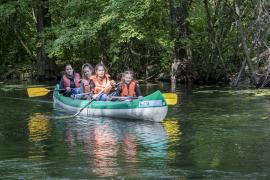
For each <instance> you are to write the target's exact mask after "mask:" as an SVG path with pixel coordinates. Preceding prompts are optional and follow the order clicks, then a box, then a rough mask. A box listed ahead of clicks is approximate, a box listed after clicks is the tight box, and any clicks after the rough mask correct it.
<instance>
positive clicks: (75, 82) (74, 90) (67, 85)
mask: <svg viewBox="0 0 270 180" xmlns="http://www.w3.org/2000/svg"><path fill="white" fill-rule="evenodd" d="M80 79H81V76H80V74H78V73H75V72H74V70H73V68H72V66H71V65H70V64H67V65H66V66H65V74H64V75H63V77H62V79H61V81H60V85H59V89H61V91H60V93H63V94H64V95H65V96H68V97H70V96H74V95H75V94H78V93H79V90H80Z"/></svg>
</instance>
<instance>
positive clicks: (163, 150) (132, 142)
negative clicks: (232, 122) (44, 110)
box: [65, 118, 180, 177]
mask: <svg viewBox="0 0 270 180" xmlns="http://www.w3.org/2000/svg"><path fill="white" fill-rule="evenodd" d="M169 124H170V123H169V120H168V121H165V122H164V124H161V123H149V122H142V121H135V122H132V121H124V120H111V119H104V118H102V119H101V118H97V119H94V120H93V119H92V120H90V119H86V118H85V119H83V118H81V119H77V120H74V121H69V122H66V127H65V140H66V142H67V145H68V147H69V153H70V154H71V155H74V156H78V153H80V152H82V153H83V155H84V157H85V158H84V159H85V160H86V162H87V163H88V164H89V168H90V171H91V172H92V173H93V174H95V175H97V176H99V177H115V176H117V175H119V174H123V173H126V175H128V176H131V177H138V176H139V174H140V171H141V170H142V169H140V168H139V167H140V164H147V166H149V167H154V166H156V167H160V165H162V166H163V167H164V166H167V163H168V161H169V160H170V159H171V158H174V157H170V156H171V155H170V153H168V146H169V141H170V142H171V143H175V142H176V141H177V140H179V138H178V136H177V135H176V134H175V133H178V135H179V132H180V130H179V129H178V128H179V126H178V125H177V124H176V122H173V124H172V125H171V126H170V125H169ZM164 127H165V128H164ZM144 166H145V165H144ZM147 166H146V167H147ZM119 167H122V168H121V169H119ZM120 171H121V172H120Z"/></svg>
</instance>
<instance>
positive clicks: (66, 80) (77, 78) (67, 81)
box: [63, 73, 81, 88]
mask: <svg viewBox="0 0 270 180" xmlns="http://www.w3.org/2000/svg"><path fill="white" fill-rule="evenodd" d="M80 79H81V76H80V74H78V73H75V74H74V83H75V86H76V88H79V87H80ZM63 80H64V86H65V88H67V87H70V79H69V78H68V77H67V76H66V75H64V76H63Z"/></svg>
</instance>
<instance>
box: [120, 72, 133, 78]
mask: <svg viewBox="0 0 270 180" xmlns="http://www.w3.org/2000/svg"><path fill="white" fill-rule="evenodd" d="M126 74H129V75H130V76H131V77H132V79H133V77H134V73H133V71H125V72H124V73H122V75H123V77H124V76H125V75H126Z"/></svg>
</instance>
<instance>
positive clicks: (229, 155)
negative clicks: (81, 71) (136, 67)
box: [0, 84, 270, 179]
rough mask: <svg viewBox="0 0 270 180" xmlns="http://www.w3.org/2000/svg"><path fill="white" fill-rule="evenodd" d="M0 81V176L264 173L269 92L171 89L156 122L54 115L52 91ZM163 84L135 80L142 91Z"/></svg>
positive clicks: (269, 138)
mask: <svg viewBox="0 0 270 180" xmlns="http://www.w3.org/2000/svg"><path fill="white" fill-rule="evenodd" d="M26 87H27V85H14V86H13V85H5V84H2V85H0V93H1V97H0V179H96V178H117V179H118V178H120V179H128V178H134V179H156V178H164V179H269V178H270V156H269V153H270V93H269V90H264V91H260V92H258V91H257V90H252V89H242V90H234V89H230V88H228V87H219V86H195V87H192V88H190V87H189V88H187V87H183V86H179V87H177V91H176V93H177V94H178V96H179V103H178V104H177V105H175V106H170V107H169V112H168V115H167V117H166V119H165V120H164V121H163V122H162V123H153V122H148V121H136V120H125V119H109V118H102V117H95V118H85V117H77V118H74V119H66V120H65V119H57V118H56V117H59V116H62V115H67V113H66V112H64V111H63V110H61V109H59V108H55V107H54V106H53V102H52V93H49V94H48V95H46V96H42V97H36V98H28V97H27V94H26ZM155 90H161V91H162V92H169V91H170V86H169V84H148V85H145V86H142V91H143V92H144V94H148V93H151V92H154V91H155Z"/></svg>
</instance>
